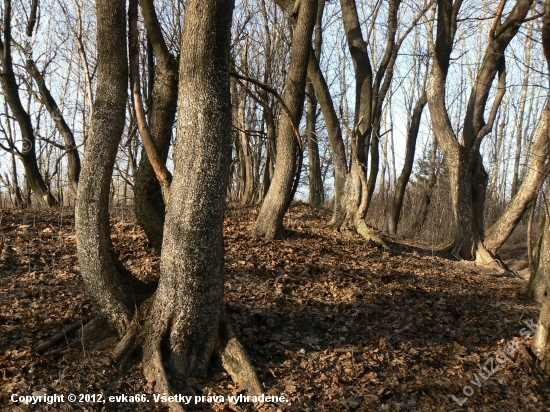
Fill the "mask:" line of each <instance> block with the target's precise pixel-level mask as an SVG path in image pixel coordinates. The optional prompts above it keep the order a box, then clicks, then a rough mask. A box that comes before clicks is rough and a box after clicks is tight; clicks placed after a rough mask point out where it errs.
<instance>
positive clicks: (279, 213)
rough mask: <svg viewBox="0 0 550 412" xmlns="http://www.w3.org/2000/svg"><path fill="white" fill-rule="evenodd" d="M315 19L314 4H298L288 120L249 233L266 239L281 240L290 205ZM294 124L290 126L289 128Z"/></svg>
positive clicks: (284, 119) (287, 93)
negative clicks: (296, 130)
mask: <svg viewBox="0 0 550 412" xmlns="http://www.w3.org/2000/svg"><path fill="white" fill-rule="evenodd" d="M316 15H317V0H302V1H300V7H299V12H298V16H297V19H296V25H295V27H294V32H293V35H292V50H291V56H290V65H289V69H288V78H287V83H286V88H285V95H284V101H285V102H286V105H287V107H288V109H289V110H290V113H291V114H292V119H291V118H289V117H288V115H287V113H286V111H283V114H282V119H281V124H280V127H279V137H278V143H277V160H276V167H275V173H274V175H273V180H272V181H271V185H270V187H269V190H268V192H267V195H266V197H265V199H264V202H263V205H262V208H261V209H260V213H259V214H258V219H257V220H256V223H255V224H254V227H253V228H252V233H253V234H254V235H255V236H258V237H266V238H268V239H275V238H282V237H283V217H284V215H285V213H286V210H287V207H288V205H289V204H290V201H291V194H292V187H293V183H294V179H295V175H296V150H297V149H298V146H297V137H296V135H295V129H294V125H298V124H299V123H300V119H301V118H302V111H303V106H304V97H305V86H306V72H307V62H308V59H309V52H310V48H311V35H312V33H313V27H314V25H315V17H316ZM293 124H294V125H293Z"/></svg>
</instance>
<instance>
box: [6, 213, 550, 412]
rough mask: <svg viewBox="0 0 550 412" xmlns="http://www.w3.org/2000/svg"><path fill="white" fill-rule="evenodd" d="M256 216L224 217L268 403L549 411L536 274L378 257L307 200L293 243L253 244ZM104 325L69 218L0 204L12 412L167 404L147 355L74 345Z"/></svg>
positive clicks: (431, 258)
mask: <svg viewBox="0 0 550 412" xmlns="http://www.w3.org/2000/svg"><path fill="white" fill-rule="evenodd" d="M257 213H258V209H257V208H229V210H228V212H227V218H226V224H225V238H226V251H227V253H226V268H227V281H226V305H227V308H228V312H229V314H230V317H231V320H232V322H233V325H234V327H235V330H236V332H237V333H238V335H239V337H240V339H241V341H242V343H243V345H244V346H245V348H246V349H247V350H248V353H249V355H250V357H251V360H252V362H253V364H254V365H255V367H256V370H257V372H258V375H259V378H260V380H261V381H262V382H263V384H264V386H265V389H266V394H270V395H281V394H284V396H286V397H287V398H288V400H289V402H281V403H278V404H266V405H265V406H264V407H263V408H262V409H261V410H265V411H273V412H276V411H281V412H282V411H415V410H416V411H432V410H433V411H453V410H454V411H549V410H550V400H549V399H548V397H547V394H546V392H545V389H544V388H543V387H541V385H540V383H539V382H538V381H537V379H536V378H535V377H534V376H533V375H532V374H531V373H530V371H529V370H528V368H527V367H526V366H525V364H524V362H523V360H522V356H521V355H520V354H519V351H517V350H515V349H514V346H512V345H511V343H515V344H517V345H520V344H525V345H529V343H530V338H529V337H528V336H527V337H521V335H522V330H523V334H525V332H526V331H527V332H528V331H529V329H526V328H527V327H526V325H525V322H526V321H530V320H534V321H535V322H536V319H537V316H538V307H537V305H535V304H534V303H532V302H531V301H529V300H528V299H526V298H525V297H524V289H525V286H526V281H525V280H524V279H521V278H519V277H509V276H503V275H499V274H496V273H491V272H488V271H485V270H482V269H481V268H478V267H475V266H472V265H470V264H465V263H461V262H455V261H452V260H451V259H449V258H448V257H446V256H443V255H439V254H438V253H436V252H434V251H432V250H427V249H423V248H420V247H413V246H410V245H405V244H404V242H399V241H398V240H399V239H398V238H387V240H388V241H389V244H390V247H391V249H390V250H389V251H388V250H384V249H381V248H379V247H377V246H376V245H373V244H370V243H367V242H365V241H364V240H363V239H362V238H361V237H359V236H357V235H350V234H346V233H334V232H332V231H329V230H327V229H325V228H324V227H323V226H324V225H325V224H326V222H328V220H329V217H330V212H329V211H327V210H322V209H319V210H317V209H312V208H309V207H308V206H306V205H303V204H296V205H293V206H292V208H291V209H290V212H289V213H288V215H287V217H286V219H285V225H286V227H287V228H288V229H289V232H288V237H287V239H286V240H283V241H266V240H259V239H254V238H252V237H251V236H250V235H249V234H248V228H249V227H250V225H251V223H252V222H253V221H254V219H255V217H256V216H257ZM112 226H113V243H114V246H115V248H116V250H117V252H118V253H119V254H120V258H121V260H122V261H123V262H124V264H125V265H126V266H127V267H128V268H129V269H130V270H132V271H133V272H134V273H135V274H136V275H138V276H141V277H148V276H155V275H158V270H159V264H158V263H159V260H158V257H157V256H155V254H154V253H153V251H152V250H151V249H150V248H149V246H148V244H147V241H146V239H145V236H144V235H143V233H142V232H141V231H140V230H139V228H138V227H137V226H136V225H135V222H134V220H133V218H132V217H131V215H130V214H128V213H126V214H122V213H117V214H116V216H115V217H114V218H113V221H112ZM94 316H95V312H94V308H93V306H92V305H91V302H90V300H89V298H88V297H87V295H86V293H85V292H84V290H83V287H82V281H81V278H80V274H79V266H78V261H77V257H76V249H75V238H74V219H73V215H72V214H71V213H69V212H67V211H61V212H60V211H55V212H21V211H13V210H3V211H2V210H0V409H2V408H6V409H7V410H13V411H31V410H32V411H40V410H51V411H57V410H86V411H87V410H97V411H100V410H106V411H110V410H129V411H141V410H143V411H153V410H159V411H160V410H166V408H164V407H163V406H162V405H161V404H159V403H154V402H153V392H152V390H151V388H150V387H149V386H148V385H147V382H146V381H145V379H144V377H143V374H142V371H141V369H140V365H139V361H140V359H139V357H138V356H136V357H134V358H133V359H130V360H129V361H128V362H127V363H126V364H124V365H112V364H111V362H110V359H109V353H110V350H111V349H112V347H113V346H112V344H113V343H114V341H111V342H105V343H104V344H103V345H90V344H88V342H87V340H86V337H85V336H84V337H77V336H78V329H79V328H78V326H80V325H83V324H86V323H87V322H89V321H90V320H91V319H93V318H94ZM70 325H75V326H74V328H75V329H74V330H73V331H72V332H68V333H67V334H66V335H64V336H63V338H62V339H61V340H60V341H59V342H57V343H56V344H55V345H52V346H50V347H49V348H47V349H42V350H40V351H39V350H37V348H38V347H39V345H40V344H42V343H44V342H47V341H48V340H49V339H50V338H51V337H52V336H54V335H55V334H57V333H58V332H60V331H61V330H63V329H64V328H66V327H67V326H70ZM507 345H508V346H507ZM499 351H502V352H499ZM506 352H508V354H506ZM484 368H486V369H485V370H484ZM497 369H498V370H497ZM488 370H489V371H491V370H492V371H493V372H494V373H493V374H492V375H491V373H489V372H488ZM188 383H189V384H190V385H192V386H193V387H194V388H195V391H196V392H197V393H198V394H204V395H208V394H212V395H214V394H215V395H218V396H224V399H225V400H226V401H225V402H224V403H217V404H209V405H206V404H205V405H204V406H203V407H202V408H201V409H202V410H214V411H221V410H223V411H248V410H252V407H251V405H250V404H246V403H241V404H237V405H235V404H233V403H230V402H228V401H227V398H228V396H229V395H232V396H234V395H237V394H239V393H242V391H241V389H240V388H238V387H236V385H234V384H233V383H232V382H231V381H230V380H229V379H228V378H227V377H226V376H224V375H223V374H218V375H216V376H215V377H214V378H213V379H212V380H210V381H208V382H198V381H193V380H189V381H188ZM33 393H34V394H35V396H38V395H44V394H47V395H53V394H65V398H66V397H67V396H68V394H70V393H73V394H89V395H98V394H101V395H102V396H103V398H104V399H105V398H107V399H108V397H109V396H116V395H127V396H131V395H136V394H145V395H146V396H147V397H148V399H149V400H150V402H149V403H128V402H108V401H107V403H105V404H103V403H99V404H93V403H91V402H85V401H84V402H82V403H78V402H76V403H68V402H63V403H59V402H58V403H56V404H52V405H46V404H37V405H25V404H21V403H17V404H14V403H12V402H11V401H10V398H11V396H12V394H19V395H31V394H33ZM466 395H469V396H466ZM453 396H454V397H455V398H456V400H455V399H453ZM88 400H91V399H90V398H89V399H88ZM460 402H463V403H462V406H460V405H459V403H460Z"/></svg>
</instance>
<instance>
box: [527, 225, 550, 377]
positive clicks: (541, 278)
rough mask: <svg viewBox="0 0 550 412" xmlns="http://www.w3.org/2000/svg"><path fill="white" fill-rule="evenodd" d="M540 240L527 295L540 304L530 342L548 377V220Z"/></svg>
mask: <svg viewBox="0 0 550 412" xmlns="http://www.w3.org/2000/svg"><path fill="white" fill-rule="evenodd" d="M541 237H542V239H541V241H540V242H539V243H538V245H537V248H536V251H535V262H534V263H535V264H534V268H533V269H534V271H533V272H532V273H531V279H530V280H529V287H528V295H529V297H531V298H532V299H534V300H535V301H536V302H538V303H540V304H541V305H542V307H541V310H540V316H539V321H538V324H537V330H536V332H535V336H534V338H533V342H532V344H531V351H532V353H533V354H534V355H535V358H536V361H537V367H538V368H539V370H542V372H543V373H545V374H546V376H547V377H550V297H549V296H548V295H549V291H550V220H549V219H548V217H547V218H546V219H545V222H544V226H543V228H542V233H541Z"/></svg>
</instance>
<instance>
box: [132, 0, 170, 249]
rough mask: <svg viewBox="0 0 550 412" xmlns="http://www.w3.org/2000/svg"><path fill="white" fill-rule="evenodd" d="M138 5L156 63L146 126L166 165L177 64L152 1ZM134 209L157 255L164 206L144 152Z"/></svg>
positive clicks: (160, 242)
mask: <svg viewBox="0 0 550 412" xmlns="http://www.w3.org/2000/svg"><path fill="white" fill-rule="evenodd" d="M140 5H141V10H142V14H143V18H144V21H145V26H146V28H147V34H148V36H149V39H150V41H151V46H152V49H153V52H154V54H155V57H156V60H157V65H156V67H154V70H152V71H153V72H154V81H153V87H152V93H151V96H150V101H152V105H151V107H149V127H150V130H151V135H152V137H153V140H154V142H155V147H156V151H157V153H158V155H159V156H160V158H161V160H162V162H164V163H166V159H167V157H168V151H169V149H170V140H171V137H172V127H173V125H174V120H175V117H176V107H177V98H178V64H177V62H176V59H175V58H174V57H173V56H172V54H171V53H170V52H169V50H168V47H167V46H166V42H165V40H164V37H163V34H162V30H161V27H160V24H159V21H158V18H157V15H156V12H155V8H154V6H153V1H152V0H141V1H140ZM149 69H153V68H149ZM150 81H151V80H150ZM134 210H135V213H136V218H137V220H138V224H139V225H140V226H141V227H142V228H143V230H144V231H145V233H146V234H147V237H148V239H149V242H150V243H151V245H152V246H153V247H154V248H155V250H156V251H157V252H158V253H159V254H160V250H161V248H162V235H163V227H164V216H165V204H164V199H163V196H162V189H161V186H160V184H159V181H158V179H157V177H156V175H155V170H154V168H153V166H152V165H151V162H150V161H149V159H148V157H147V153H146V152H145V151H142V153H141V160H140V162H139V168H138V170H137V173H136V176H135V184H134Z"/></svg>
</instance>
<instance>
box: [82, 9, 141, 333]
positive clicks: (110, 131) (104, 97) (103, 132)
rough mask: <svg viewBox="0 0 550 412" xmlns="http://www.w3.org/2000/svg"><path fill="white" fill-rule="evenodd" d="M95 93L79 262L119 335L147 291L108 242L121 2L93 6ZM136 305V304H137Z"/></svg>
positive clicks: (121, 85)
mask: <svg viewBox="0 0 550 412" xmlns="http://www.w3.org/2000/svg"><path fill="white" fill-rule="evenodd" d="M96 13H97V50H98V88H97V94H96V100H95V102H94V109H93V115H92V133H91V135H90V137H89V138H88V141H87V145H86V151H85V154H84V159H83V164H82V172H81V176H80V182H79V187H78V194H77V199H76V208H75V222H76V242H77V250H78V260H79V263H80V270H81V275H82V279H83V281H84V285H85V287H86V290H87V291H88V294H89V295H90V297H91V298H92V300H93V301H94V302H95V304H96V305H97V306H98V307H99V309H100V313H101V315H102V316H103V317H104V318H105V319H106V320H107V321H108V323H109V325H110V326H111V327H112V328H113V329H114V330H116V331H117V332H118V333H119V334H121V335H122V334H123V333H124V332H125V331H126V329H127V327H128V326H129V324H130V322H131V321H132V319H133V317H134V310H135V309H134V308H135V307H136V303H137V304H139V302H140V301H141V300H142V299H143V298H144V297H145V296H146V293H147V288H146V287H145V285H143V284H141V282H139V281H138V280H137V279H135V278H134V277H133V276H131V274H130V273H129V272H128V271H126V270H125V269H124V267H123V266H122V264H121V263H120V262H119V261H118V259H117V257H116V256H115V255H114V252H113V246H112V243H111V237H110V222H109V216H110V215H109V195H110V188H111V178H112V173H113V166H114V163H115V158H116V153H117V148H118V145H119V142H120V139H121V136H122V132H123V130H124V124H125V112H126V103H127V88H128V87H127V86H128V63H127V59H126V10H125V1H124V0H118V1H116V2H115V1H112V0H98V1H97V3H96ZM136 299H137V302H136Z"/></svg>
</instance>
